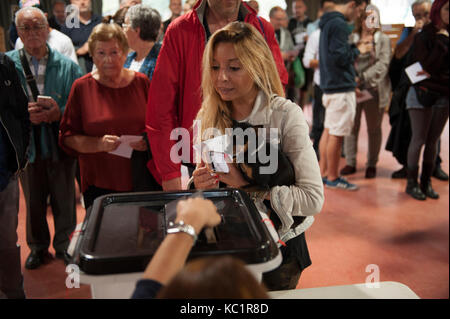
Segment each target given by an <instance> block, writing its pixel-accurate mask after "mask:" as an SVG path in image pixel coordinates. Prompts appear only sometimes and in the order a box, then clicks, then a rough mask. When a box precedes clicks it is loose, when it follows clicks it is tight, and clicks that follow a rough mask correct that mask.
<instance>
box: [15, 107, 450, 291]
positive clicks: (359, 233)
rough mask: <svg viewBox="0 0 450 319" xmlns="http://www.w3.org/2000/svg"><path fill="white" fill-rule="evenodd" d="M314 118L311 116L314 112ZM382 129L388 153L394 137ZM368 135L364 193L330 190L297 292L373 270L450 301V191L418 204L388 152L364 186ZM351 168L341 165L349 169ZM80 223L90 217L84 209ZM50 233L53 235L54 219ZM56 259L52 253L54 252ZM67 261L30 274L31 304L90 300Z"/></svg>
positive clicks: (355, 279)
mask: <svg viewBox="0 0 450 319" xmlns="http://www.w3.org/2000/svg"><path fill="white" fill-rule="evenodd" d="M305 113H306V115H307V117H308V115H309V116H310V114H311V112H310V110H309V109H308V108H307V109H306V110H305ZM389 129H390V127H389V123H388V118H387V116H386V117H385V118H384V121H383V133H384V137H383V146H382V147H383V148H384V145H385V141H386V138H387V134H388V132H389ZM448 136H449V128H448V125H447V127H446V129H445V131H444V134H443V136H442V151H441V157H442V158H443V161H444V162H443V168H444V170H445V171H446V172H448V171H449V165H448V163H449V156H448V154H449V152H448ZM366 140H367V135H366V127H365V122H364V120H363V121H362V126H361V134H360V138H359V144H358V145H359V154H358V171H357V173H356V174H355V175H353V176H351V177H350V178H349V179H350V180H351V181H352V182H355V183H357V184H358V185H359V186H360V188H361V189H360V190H359V191H357V192H345V191H340V190H328V189H326V190H325V198H326V201H325V205H324V208H323V210H322V212H321V213H320V214H318V215H317V217H316V221H315V223H314V224H313V226H312V227H311V228H310V229H309V230H308V231H307V233H306V237H307V242H308V246H309V250H310V255H311V259H312V262H313V264H312V266H311V267H309V268H307V269H306V270H305V271H304V272H303V274H302V277H301V280H300V283H299V285H298V288H312V287H324V286H335V285H349V284H356V283H364V282H365V281H366V277H367V276H368V275H369V273H368V272H366V267H367V266H368V265H372V264H375V265H377V266H378V267H379V270H380V280H381V281H397V282H400V283H403V284H405V285H407V286H409V287H410V288H411V289H412V290H413V291H414V292H415V293H416V294H417V295H419V297H421V298H449V271H448V270H449V212H448V209H449V196H448V195H449V188H448V182H441V181H437V180H436V179H433V186H434V188H435V190H436V191H437V192H438V193H439V194H440V195H441V198H440V199H439V200H430V199H428V200H427V201H425V202H419V201H416V200H414V199H411V198H410V197H409V196H407V195H406V194H405V193H404V189H405V185H406V181H405V180H392V179H391V178H390V174H391V173H392V172H393V171H394V170H397V169H398V168H400V166H399V165H398V164H397V163H396V161H395V159H394V158H393V157H392V155H391V153H389V152H386V151H384V150H382V152H381V154H380V162H379V165H378V176H377V178H376V179H372V180H366V179H365V178H364V165H365V154H366V150H367V145H366V144H367V143H366ZM343 162H344V160H342V165H343V164H344V163H343ZM20 207H21V209H20V213H19V229H18V233H19V243H20V245H21V246H22V262H23V263H24V262H25V259H26V257H27V255H28V253H29V249H28V247H27V245H26V240H25V210H24V207H25V205H24V201H23V197H22V199H21V203H20ZM77 212H78V214H77V215H78V222H81V221H82V220H83V219H84V209H82V208H81V206H80V205H78V207H77ZM48 219H49V225H50V228H51V229H53V221H52V218H51V212H49V218H48ZM51 252H52V253H54V252H53V250H52V249H51ZM64 271H65V266H64V264H63V262H62V261H60V260H54V261H53V262H51V263H50V264H47V265H45V266H43V267H41V268H39V269H37V270H26V269H25V268H23V272H24V279H25V292H26V294H27V296H28V298H90V297H91V294H90V290H89V287H88V286H83V285H82V286H81V288H79V289H76V288H74V289H67V288H66V286H65V281H66V274H65V272H64Z"/></svg>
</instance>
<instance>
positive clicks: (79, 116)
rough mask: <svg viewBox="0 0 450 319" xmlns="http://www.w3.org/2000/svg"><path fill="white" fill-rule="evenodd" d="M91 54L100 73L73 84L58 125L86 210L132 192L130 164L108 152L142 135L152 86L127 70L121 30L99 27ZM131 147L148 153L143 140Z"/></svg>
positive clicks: (137, 74) (125, 47)
mask: <svg viewBox="0 0 450 319" xmlns="http://www.w3.org/2000/svg"><path fill="white" fill-rule="evenodd" d="M89 52H90V54H91V55H92V57H93V60H94V63H95V65H96V66H97V70H95V71H93V72H92V73H88V74H87V75H85V76H84V77H82V78H80V79H78V80H77V81H75V82H74V84H73V86H72V91H71V93H70V96H69V100H68V102H67V106H66V110H65V113H64V116H63V118H62V121H61V126H60V129H61V132H60V145H61V147H62V148H63V149H64V150H65V151H66V152H67V153H69V154H72V155H74V156H78V158H79V163H80V173H81V190H82V192H83V197H84V202H85V207H86V208H88V207H89V206H91V205H92V203H93V201H94V200H95V198H97V197H98V196H101V195H105V194H109V193H117V192H129V191H132V190H133V185H132V173H131V160H130V159H129V158H125V157H120V156H117V155H113V154H110V153H109V152H111V151H114V150H116V149H117V147H118V146H119V145H120V143H121V140H120V137H121V136H122V135H141V134H142V133H143V132H144V129H145V112H146V103H147V92H148V89H149V86H150V81H149V79H148V78H147V76H145V75H144V74H141V73H139V72H135V71H132V70H128V69H125V68H124V67H123V65H124V62H125V59H126V57H127V52H128V43H127V39H126V36H125V34H124V33H123V31H122V29H121V28H120V27H119V26H117V25H115V24H103V23H102V24H100V25H98V26H96V27H95V28H94V30H93V32H92V34H91V36H90V38H89ZM130 146H131V147H132V148H133V149H134V150H135V151H146V150H147V144H146V142H145V141H144V140H141V141H139V142H135V143H130ZM152 182H153V183H154V187H155V190H156V189H158V188H159V185H158V183H156V181H154V180H153V181H152Z"/></svg>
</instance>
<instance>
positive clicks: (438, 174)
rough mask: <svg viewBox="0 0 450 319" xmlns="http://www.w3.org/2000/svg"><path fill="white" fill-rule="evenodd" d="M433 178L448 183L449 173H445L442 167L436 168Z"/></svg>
mask: <svg viewBox="0 0 450 319" xmlns="http://www.w3.org/2000/svg"><path fill="white" fill-rule="evenodd" d="M433 177H436V178H437V179H439V180H441V181H448V175H447V173H445V172H444V171H443V170H442V168H441V167H440V166H436V168H435V169H434V171H433Z"/></svg>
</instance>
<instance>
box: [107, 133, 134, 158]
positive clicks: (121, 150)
mask: <svg viewBox="0 0 450 319" xmlns="http://www.w3.org/2000/svg"><path fill="white" fill-rule="evenodd" d="M141 140H142V135H122V136H121V137H120V142H121V143H120V145H119V147H117V148H116V149H115V150H114V151H112V152H109V154H113V155H117V156H121V157H125V158H131V154H132V153H133V148H131V146H130V143H135V142H139V141H141Z"/></svg>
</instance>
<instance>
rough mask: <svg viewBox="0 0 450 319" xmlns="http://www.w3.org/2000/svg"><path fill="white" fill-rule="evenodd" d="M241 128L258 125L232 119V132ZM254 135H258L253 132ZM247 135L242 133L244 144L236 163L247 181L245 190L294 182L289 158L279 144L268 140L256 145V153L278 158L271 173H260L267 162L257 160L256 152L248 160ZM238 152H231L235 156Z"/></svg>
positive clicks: (261, 188)
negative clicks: (273, 155)
mask: <svg viewBox="0 0 450 319" xmlns="http://www.w3.org/2000/svg"><path fill="white" fill-rule="evenodd" d="M237 128H238V129H242V132H244V131H246V130H247V129H249V128H250V129H253V130H256V129H257V128H258V127H255V126H252V125H250V124H248V123H240V122H237V121H235V120H233V130H234V132H237V131H239V130H235V129H237ZM255 136H258V135H257V134H256V132H255ZM233 137H234V138H235V139H236V138H238V137H240V136H238V135H233ZM246 137H247V136H246V135H245V134H244V139H243V140H244V146H243V147H241V149H243V153H244V154H243V160H240V161H239V162H238V163H236V164H237V166H238V168H239V170H240V171H241V173H242V175H243V177H244V179H245V180H246V181H247V182H248V183H249V185H248V186H246V187H245V190H247V189H250V188H257V189H259V190H269V189H270V188H272V187H274V186H282V185H293V184H295V171H294V167H293V165H292V163H291V161H290V160H289V158H288V157H287V156H286V154H284V153H283V152H282V151H281V145H280V144H279V143H278V144H274V143H271V142H270V141H269V142H264V144H263V145H258V146H257V151H256V152H257V153H259V152H265V154H275V153H276V154H277V159H278V166H277V167H276V171H275V172H274V173H272V174H264V173H261V170H262V169H263V168H264V167H268V166H270V164H271V163H270V162H269V163H261V162H260V161H259V158H260V156H258V154H256V156H253V159H256V161H254V160H252V161H250V160H249V158H250V155H249V151H254V150H251V149H250V150H249V147H248V146H249V145H248V142H249V141H248V139H247V140H246V139H245V138H246ZM241 141H242V139H241ZM233 143H234V145H236V143H235V141H233ZM237 155H238V154H233V157H234V158H236V157H237Z"/></svg>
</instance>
